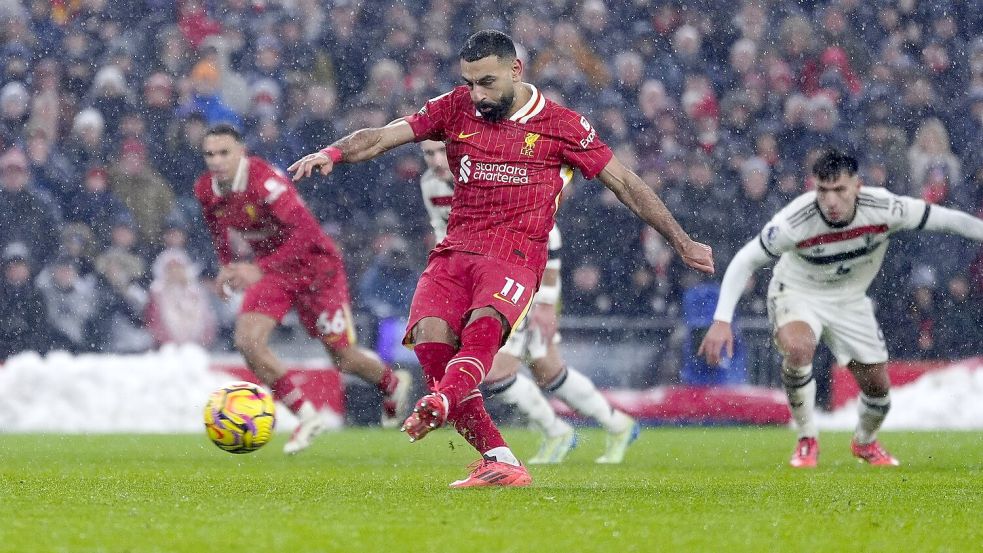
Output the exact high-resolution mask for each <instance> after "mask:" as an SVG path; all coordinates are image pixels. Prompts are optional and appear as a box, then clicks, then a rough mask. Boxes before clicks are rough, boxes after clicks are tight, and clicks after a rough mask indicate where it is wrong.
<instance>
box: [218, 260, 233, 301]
mask: <svg viewBox="0 0 983 553" xmlns="http://www.w3.org/2000/svg"><path fill="white" fill-rule="evenodd" d="M231 279H232V271H231V269H230V268H229V266H228V265H223V266H222V267H221V268H220V269H219V270H218V274H217V275H215V293H216V294H218V297H219V298H221V299H222V301H227V300H228V299H229V298H230V297H232V294H235V289H234V288H233V287H232V283H231Z"/></svg>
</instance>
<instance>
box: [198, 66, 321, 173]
mask: <svg viewBox="0 0 983 553" xmlns="http://www.w3.org/2000/svg"><path fill="white" fill-rule="evenodd" d="M337 101H338V98H337V94H336V92H335V89H334V88H333V87H330V86H325V85H321V84H315V85H313V86H311V87H310V88H308V89H307V94H306V98H305V101H304V103H303V105H302V107H303V112H302V113H301V115H300V117H298V118H297V120H296V121H295V122H294V124H293V127H292V129H291V130H290V132H289V135H290V136H291V137H292V139H293V141H294V148H295V151H294V156H293V157H296V156H298V155H299V154H301V153H302V152H313V151H314V150H316V149H318V148H319V147H321V143H322V142H323V141H324V137H325V136H337V135H338V133H339V130H340V129H338V127H337V112H336V107H337ZM199 157H201V156H199Z"/></svg>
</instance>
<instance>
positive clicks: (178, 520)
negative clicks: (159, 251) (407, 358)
mask: <svg viewBox="0 0 983 553" xmlns="http://www.w3.org/2000/svg"><path fill="white" fill-rule="evenodd" d="M506 438H507V439H509V440H510V442H511V443H512V445H513V447H514V449H515V450H516V451H517V452H519V453H520V454H521V455H523V456H526V457H528V456H529V455H530V454H531V453H532V452H533V450H534V449H535V446H536V438H535V436H534V435H533V434H531V433H529V432H526V431H521V430H512V431H508V432H507V433H506ZM882 438H883V441H884V443H885V444H886V445H887V446H888V448H889V449H890V450H891V452H892V453H894V454H895V455H896V456H897V457H898V458H900V459H901V461H902V463H903V466H902V467H899V468H893V469H892V468H875V467H869V466H866V465H860V464H858V463H857V462H856V461H855V460H854V459H853V458H852V457H850V454H849V445H848V444H849V435H847V434H844V433H826V434H824V435H823V436H822V441H821V445H822V455H821V456H820V468H818V469H815V470H794V469H790V468H788V467H787V466H786V465H785V461H786V459H787V457H788V455H789V453H790V452H791V447H792V441H793V436H792V434H791V433H790V431H789V430H786V429H739V428H738V429H735V428H730V429H722V428H712V429H692V428H690V429H672V428H659V429H647V430H646V431H644V432H643V433H642V437H641V439H640V440H639V442H638V443H637V444H636V445H634V446H633V447H632V449H631V450H630V451H629V455H628V459H627V460H626V462H625V464H623V465H621V466H597V465H595V464H594V463H593V459H594V458H595V457H596V456H597V455H599V454H600V451H601V448H602V446H603V439H604V438H603V434H601V433H600V432H598V431H596V430H585V431H584V432H583V434H582V439H581V446H580V448H578V449H577V450H575V451H574V452H573V453H572V454H571V455H570V457H569V458H568V460H567V462H566V463H564V464H563V465H558V466H551V467H533V469H532V473H533V477H534V479H535V482H534V485H533V486H532V487H530V488H526V489H482V490H448V489H447V488H446V485H447V483H448V482H450V481H452V480H455V479H457V478H459V477H461V476H463V475H464V467H465V465H467V464H468V463H469V462H470V461H472V460H473V458H474V454H473V452H472V451H471V450H470V449H469V448H468V447H467V446H466V445H465V444H464V443H463V442H462V441H461V439H460V438H458V437H457V436H456V435H454V434H452V433H450V432H448V431H440V432H437V433H434V434H432V435H431V436H428V437H427V439H425V440H423V441H421V442H419V443H416V444H409V443H407V442H406V441H405V437H404V436H402V435H398V434H396V433H394V432H384V431H381V430H346V431H343V432H339V433H334V434H329V435H326V436H323V437H322V438H319V440H318V441H317V442H316V443H315V445H314V446H313V447H312V448H311V449H310V450H308V451H306V452H304V453H302V454H301V455H298V456H296V457H290V458H288V457H285V456H284V455H283V454H281V453H280V448H281V447H282V445H283V441H284V440H285V436H283V435H278V436H277V438H276V440H275V441H274V442H273V443H272V444H270V445H268V446H266V447H265V448H264V449H263V450H260V451H259V452H257V453H254V454H250V455H230V454H227V453H224V452H222V451H220V450H218V449H217V448H215V447H214V446H213V445H211V444H210V443H208V442H207V441H206V439H205V438H204V437H203V436H197V435H196V436H187V435H178V436H147V435H141V436H129V435H126V436H120V435H112V436H62V435H58V436H54V435H48V436H41V435H0V551H16V552H42V551H66V552H73V553H74V552H95V551H112V552H117V551H119V552H122V551H132V552H138V551H140V552H142V551H161V552H172V551H173V552H177V551H189V552H202V551H268V552H274V551H276V552H279V551H284V552H288V551H289V552H299V551H345V552H363V551H385V552H387V553H396V552H402V551H415V552H430V551H434V552H441V553H463V552H472V551H474V552H479V551H480V552H482V553H490V552H503V551H536V552H553V551H560V552H564V553H574V552H582V551H610V552H623V551H728V552H730V551H755V552H759V551H796V552H806V551H888V552H904V551H919V552H930V551H959V552H964V551H969V550H973V551H979V550H980V549H979V548H980V547H981V544H983V523H981V521H983V514H981V513H983V474H981V472H983V433H978V432H974V433H969V432H966V433H959V432H939V433H886V434H884V435H883V436H882Z"/></svg>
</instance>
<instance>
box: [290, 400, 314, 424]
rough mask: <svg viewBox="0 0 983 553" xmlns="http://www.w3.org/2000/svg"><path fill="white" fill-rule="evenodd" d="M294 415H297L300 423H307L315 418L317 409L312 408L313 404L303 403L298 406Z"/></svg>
mask: <svg viewBox="0 0 983 553" xmlns="http://www.w3.org/2000/svg"><path fill="white" fill-rule="evenodd" d="M294 414H295V415H297V418H298V419H300V421H301V422H307V421H309V420H313V419H315V418H317V409H315V408H314V404H313V403H311V402H309V401H305V402H304V403H302V404H301V405H300V408H299V409H297V412H296V413H294Z"/></svg>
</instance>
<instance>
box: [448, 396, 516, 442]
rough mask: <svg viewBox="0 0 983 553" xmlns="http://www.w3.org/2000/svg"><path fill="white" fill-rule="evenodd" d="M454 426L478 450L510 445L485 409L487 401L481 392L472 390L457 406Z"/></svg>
mask: <svg viewBox="0 0 983 553" xmlns="http://www.w3.org/2000/svg"><path fill="white" fill-rule="evenodd" d="M453 420H454V428H455V429H457V431H458V433H459V434H461V436H463V437H464V439H465V440H467V441H468V443H469V444H471V446H472V447H474V448H475V449H477V450H478V453H483V452H485V451H488V450H489V449H493V448H496V447H508V445H507V444H506V443H505V440H504V439H502V434H501V432H499V431H498V427H496V426H495V423H494V422H492V419H491V416H490V415H489V414H488V411H486V410H485V402H484V400H483V399H482V398H481V392H479V391H478V390H476V389H475V390H472V391H471V393H469V394H468V395H467V396H465V397H464V399H462V400H461V402H460V403H459V404H458V406H457V410H456V411H455V413H454V419H453Z"/></svg>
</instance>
